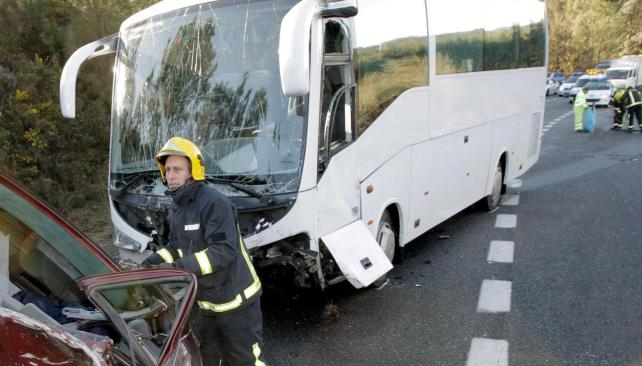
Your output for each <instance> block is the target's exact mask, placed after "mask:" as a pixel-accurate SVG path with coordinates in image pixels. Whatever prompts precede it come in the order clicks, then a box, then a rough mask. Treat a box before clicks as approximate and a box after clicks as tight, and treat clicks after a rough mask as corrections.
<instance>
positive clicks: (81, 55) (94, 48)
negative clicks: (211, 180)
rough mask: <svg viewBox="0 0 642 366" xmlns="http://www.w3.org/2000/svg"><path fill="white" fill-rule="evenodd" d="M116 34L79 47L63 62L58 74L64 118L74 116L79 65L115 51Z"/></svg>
mask: <svg viewBox="0 0 642 366" xmlns="http://www.w3.org/2000/svg"><path fill="white" fill-rule="evenodd" d="M117 46H118V34H112V35H111V36H107V37H105V38H102V39H99V40H97V41H95V42H92V43H89V44H87V45H84V46H82V47H80V48H79V49H77V50H76V52H74V53H73V54H72V55H71V57H69V59H68V60H67V62H66V63H65V67H64V68H63V69H62V75H61V76H60V110H61V111H62V116H63V117H65V118H76V78H77V77H78V70H80V66H81V65H82V64H83V63H84V62H85V61H86V60H90V59H92V58H94V57H98V56H103V55H109V54H111V53H115V52H116V47H117Z"/></svg>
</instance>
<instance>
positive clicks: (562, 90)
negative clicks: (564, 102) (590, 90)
mask: <svg viewBox="0 0 642 366" xmlns="http://www.w3.org/2000/svg"><path fill="white" fill-rule="evenodd" d="M579 78H580V76H578V75H571V76H569V77H568V79H566V80H564V82H563V83H562V85H561V86H560V87H559V90H558V92H557V95H559V96H560V97H568V93H569V92H570V91H571V89H573V86H575V82H576V81H577V79H579Z"/></svg>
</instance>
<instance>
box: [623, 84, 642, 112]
mask: <svg viewBox="0 0 642 366" xmlns="http://www.w3.org/2000/svg"><path fill="white" fill-rule="evenodd" d="M622 104H623V105H624V108H631V107H634V106H636V105H640V104H642V102H641V101H640V92H639V91H637V89H627V90H626V91H625V92H624V97H623V98H622Z"/></svg>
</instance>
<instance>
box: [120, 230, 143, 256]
mask: <svg viewBox="0 0 642 366" xmlns="http://www.w3.org/2000/svg"><path fill="white" fill-rule="evenodd" d="M114 245H115V246H116V247H118V248H121V249H126V250H131V251H133V252H138V251H139V250H140V244H139V243H138V242H136V240H134V239H132V238H130V237H129V236H128V235H126V234H125V233H124V232H122V231H120V230H118V228H117V227H114Z"/></svg>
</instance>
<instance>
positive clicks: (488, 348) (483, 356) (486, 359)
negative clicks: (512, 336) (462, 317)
mask: <svg viewBox="0 0 642 366" xmlns="http://www.w3.org/2000/svg"><path fill="white" fill-rule="evenodd" d="M466 366H508V342H507V341H504V340H501V339H489V338H473V341H472V342H471V343H470V351H468V360H467V361H466Z"/></svg>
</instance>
